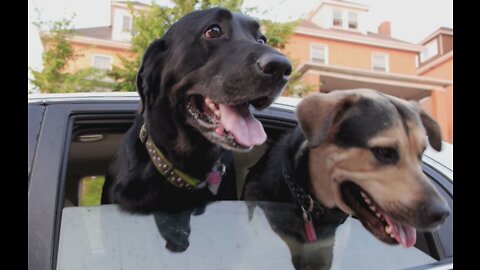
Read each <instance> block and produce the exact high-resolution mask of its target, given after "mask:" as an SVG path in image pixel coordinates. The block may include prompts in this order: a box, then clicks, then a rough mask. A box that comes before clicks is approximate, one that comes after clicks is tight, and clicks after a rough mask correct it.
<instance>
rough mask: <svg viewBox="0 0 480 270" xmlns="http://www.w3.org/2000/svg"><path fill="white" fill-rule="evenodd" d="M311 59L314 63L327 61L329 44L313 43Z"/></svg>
mask: <svg viewBox="0 0 480 270" xmlns="http://www.w3.org/2000/svg"><path fill="white" fill-rule="evenodd" d="M310 60H311V61H312V62H314V63H320V64H326V63H327V46H325V45H320V44H312V46H311V52H310Z"/></svg>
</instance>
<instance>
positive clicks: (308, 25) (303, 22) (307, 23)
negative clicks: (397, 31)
mask: <svg viewBox="0 0 480 270" xmlns="http://www.w3.org/2000/svg"><path fill="white" fill-rule="evenodd" d="M298 27H304V28H310V29H314V30H322V31H326V32H330V33H342V34H347V35H352V36H355V37H362V36H363V37H370V38H374V39H378V40H386V41H394V42H398V43H403V44H412V43H410V42H406V41H403V40H399V39H396V38H392V37H386V36H383V35H380V34H378V33H373V32H367V34H363V33H360V32H354V31H350V30H342V29H335V28H330V29H327V28H323V27H320V26H318V25H316V24H314V23H313V22H311V21H307V20H301V21H300V23H299V24H298Z"/></svg>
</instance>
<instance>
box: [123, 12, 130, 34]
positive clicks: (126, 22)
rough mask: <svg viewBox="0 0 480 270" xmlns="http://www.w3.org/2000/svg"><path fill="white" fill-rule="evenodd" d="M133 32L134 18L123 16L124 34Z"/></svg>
mask: <svg viewBox="0 0 480 270" xmlns="http://www.w3.org/2000/svg"><path fill="white" fill-rule="evenodd" d="M131 30H132V17H130V16H123V23H122V32H130V31H131Z"/></svg>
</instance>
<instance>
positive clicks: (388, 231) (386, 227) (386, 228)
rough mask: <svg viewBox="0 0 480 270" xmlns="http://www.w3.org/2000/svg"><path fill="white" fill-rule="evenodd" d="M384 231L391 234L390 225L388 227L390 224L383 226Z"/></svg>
mask: <svg viewBox="0 0 480 270" xmlns="http://www.w3.org/2000/svg"><path fill="white" fill-rule="evenodd" d="M385 232H386V233H387V234H391V233H392V227H390V226H388V225H387V226H385Z"/></svg>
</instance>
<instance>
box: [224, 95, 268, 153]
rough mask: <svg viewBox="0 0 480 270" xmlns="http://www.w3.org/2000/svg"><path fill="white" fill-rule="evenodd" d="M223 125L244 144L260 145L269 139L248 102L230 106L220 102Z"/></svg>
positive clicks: (237, 140) (238, 141)
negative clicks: (251, 111)
mask: <svg viewBox="0 0 480 270" xmlns="http://www.w3.org/2000/svg"><path fill="white" fill-rule="evenodd" d="M219 107H220V113H221V115H222V116H221V118H220V121H221V122H222V125H223V127H224V128H225V129H226V130H228V131H230V132H231V133H232V134H233V136H234V137H235V141H236V142H237V143H239V144H241V145H244V146H254V145H260V144H262V143H264V142H265V140H267V134H265V131H264V130H263V127H262V124H261V123H260V121H258V120H257V119H255V118H254V117H253V115H252V114H251V113H250V110H249V109H248V105H247V104H242V105H235V106H228V105H223V104H219Z"/></svg>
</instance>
